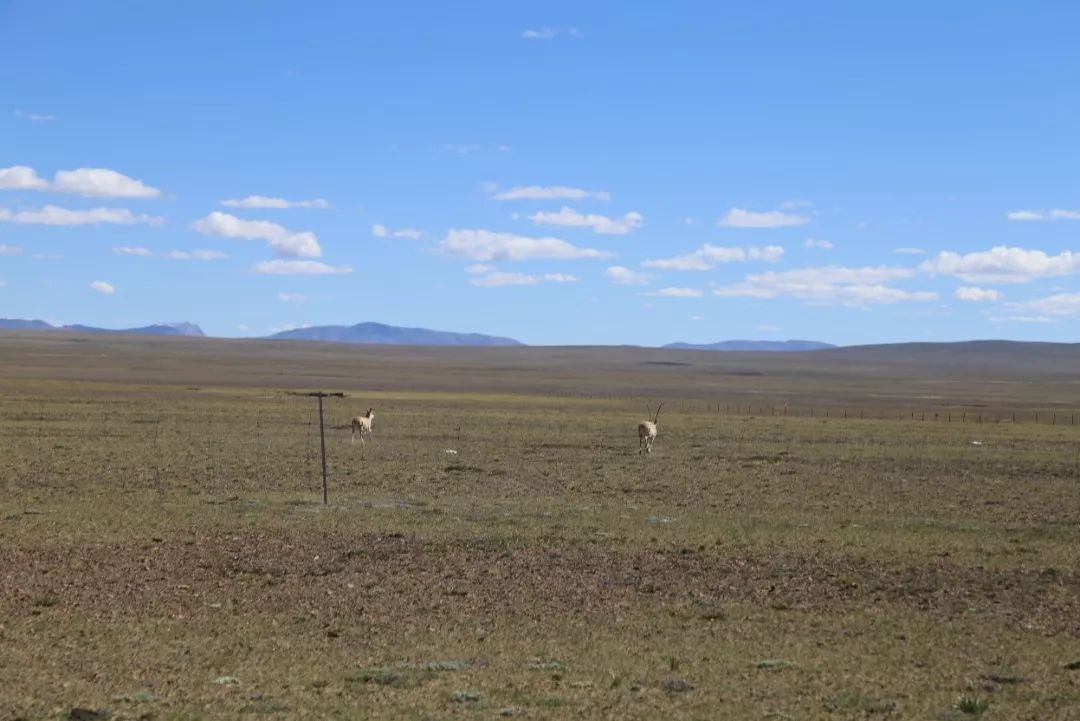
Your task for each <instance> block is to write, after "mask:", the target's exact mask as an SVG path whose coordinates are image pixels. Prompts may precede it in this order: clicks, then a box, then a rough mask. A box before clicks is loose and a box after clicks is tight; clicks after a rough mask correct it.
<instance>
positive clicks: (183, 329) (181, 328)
mask: <svg viewBox="0 0 1080 721" xmlns="http://www.w3.org/2000/svg"><path fill="white" fill-rule="evenodd" d="M0 328H2V329H5V330H66V331H71V332H75V333H130V334H134V335H170V336H183V337H186V338H205V337H206V334H205V333H203V331H202V328H200V327H199V326H197V325H195V324H194V323H188V322H186V321H182V322H179V323H152V324H150V325H145V326H141V327H138V328H97V327H95V326H91V325H82V324H80V323H73V324H70V325H53V324H52V323H49V322H47V321H43V320H25V319H22V318H0Z"/></svg>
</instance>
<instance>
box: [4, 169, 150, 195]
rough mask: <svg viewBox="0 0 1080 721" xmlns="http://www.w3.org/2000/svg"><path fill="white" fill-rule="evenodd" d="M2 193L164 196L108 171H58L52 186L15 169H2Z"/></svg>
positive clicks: (24, 171) (33, 173)
mask: <svg viewBox="0 0 1080 721" xmlns="http://www.w3.org/2000/svg"><path fill="white" fill-rule="evenodd" d="M0 189H5V190H48V191H52V192H54V193H74V194H76V195H82V196H84V197H88V198H157V197H158V196H160V195H161V191H160V190H158V189H157V188H152V187H150V186H149V185H146V184H145V183H143V182H142V181H141V180H135V179H134V178H129V177H128V176H126V175H124V174H123V173H118V172H116V171H115V170H109V169H108V168H77V169H75V170H58V171H56V175H55V176H53V181H52V182H51V183H49V182H47V181H46V180H45V179H44V178H41V177H39V176H38V175H37V173H36V172H35V171H34V169H33V168H30V167H27V166H25V165H15V166H12V167H10V168H0Z"/></svg>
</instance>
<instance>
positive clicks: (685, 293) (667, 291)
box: [644, 288, 704, 298]
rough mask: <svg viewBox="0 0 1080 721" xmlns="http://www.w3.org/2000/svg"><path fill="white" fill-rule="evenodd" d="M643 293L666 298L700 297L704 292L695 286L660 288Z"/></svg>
mask: <svg viewBox="0 0 1080 721" xmlns="http://www.w3.org/2000/svg"><path fill="white" fill-rule="evenodd" d="M644 295H661V296H665V297H667V298H700V297H701V296H702V295H704V294H703V293H702V292H701V291H700V290H698V289H697V288H661V289H660V290H658V291H655V292H653V293H644Z"/></svg>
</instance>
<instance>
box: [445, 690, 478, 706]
mask: <svg viewBox="0 0 1080 721" xmlns="http://www.w3.org/2000/svg"><path fill="white" fill-rule="evenodd" d="M450 698H451V700H453V701H454V702H455V703H476V702H477V701H479V700H480V699H482V698H483V695H482V694H481V693H480V692H479V691H454V695H453V696H451V697H450Z"/></svg>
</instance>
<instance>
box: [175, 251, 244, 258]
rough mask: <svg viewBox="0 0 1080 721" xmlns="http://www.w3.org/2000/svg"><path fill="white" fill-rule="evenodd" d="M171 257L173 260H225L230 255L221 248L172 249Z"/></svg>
mask: <svg viewBox="0 0 1080 721" xmlns="http://www.w3.org/2000/svg"><path fill="white" fill-rule="evenodd" d="M169 257H170V258H172V259H173V260H224V259H225V258H228V257H229V256H227V255H225V254H224V253H222V252H221V251H219V250H172V251H169Z"/></svg>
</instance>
